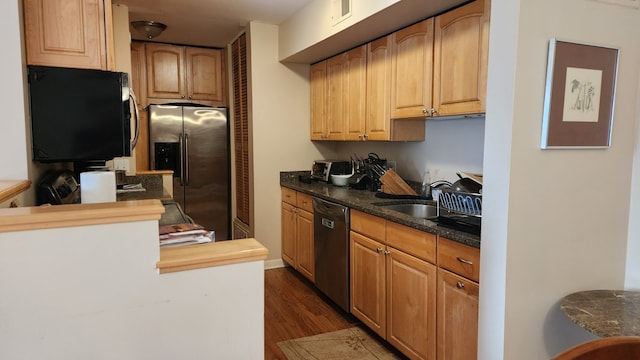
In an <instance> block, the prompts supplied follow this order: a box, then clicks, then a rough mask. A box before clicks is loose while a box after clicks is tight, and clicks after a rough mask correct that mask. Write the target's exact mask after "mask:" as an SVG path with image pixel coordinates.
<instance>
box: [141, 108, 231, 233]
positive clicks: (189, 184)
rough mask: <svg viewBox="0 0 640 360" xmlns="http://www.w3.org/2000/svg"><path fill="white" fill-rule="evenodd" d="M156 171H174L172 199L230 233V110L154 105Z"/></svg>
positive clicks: (151, 111)
mask: <svg viewBox="0 0 640 360" xmlns="http://www.w3.org/2000/svg"><path fill="white" fill-rule="evenodd" d="M149 146H150V149H149V154H150V166H151V167H152V169H153V170H173V197H174V200H175V201H176V202H178V204H180V206H181V207H182V209H183V210H184V212H185V213H186V214H187V215H188V216H189V217H191V218H192V219H193V221H194V222H195V223H197V224H200V225H202V226H204V227H205V228H207V229H209V230H214V231H215V232H216V240H228V239H230V238H231V237H230V236H231V234H230V231H229V229H230V219H231V216H230V211H231V201H230V199H231V197H230V193H231V186H230V183H231V181H230V177H231V175H230V174H231V172H230V166H231V165H230V157H229V122H228V118H227V109H226V108H214V107H207V106H199V105H196V104H167V105H150V106H149Z"/></svg>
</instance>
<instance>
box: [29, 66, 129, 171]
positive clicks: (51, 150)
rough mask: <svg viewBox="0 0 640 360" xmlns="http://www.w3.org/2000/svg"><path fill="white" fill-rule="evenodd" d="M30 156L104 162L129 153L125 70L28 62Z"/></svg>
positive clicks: (56, 160)
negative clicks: (68, 66)
mask: <svg viewBox="0 0 640 360" xmlns="http://www.w3.org/2000/svg"><path fill="white" fill-rule="evenodd" d="M28 80H29V101H30V109H31V135H32V136H31V140H32V149H33V160H35V161H39V162H88V161H106V160H111V159H113V158H114V157H119V156H130V155H131V110H130V105H129V96H130V90H129V78H128V75H127V73H122V72H113V71H102V70H92V69H71V68H60V67H46V66H29V67H28Z"/></svg>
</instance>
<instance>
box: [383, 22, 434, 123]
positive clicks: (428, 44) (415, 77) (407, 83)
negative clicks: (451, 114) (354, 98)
mask: <svg viewBox="0 0 640 360" xmlns="http://www.w3.org/2000/svg"><path fill="white" fill-rule="evenodd" d="M392 44H393V49H392V60H391V111H392V114H391V117H392V118H416V117H420V118H423V117H425V116H429V114H430V111H431V108H432V106H431V92H432V78H433V75H432V74H433V18H429V19H427V20H424V21H422V22H419V23H417V24H414V25H412V26H409V27H407V28H404V29H402V30H398V31H396V32H394V33H393V34H392Z"/></svg>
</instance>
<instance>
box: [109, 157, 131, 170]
mask: <svg viewBox="0 0 640 360" xmlns="http://www.w3.org/2000/svg"><path fill="white" fill-rule="evenodd" d="M113 168H114V170H124V171H129V159H113Z"/></svg>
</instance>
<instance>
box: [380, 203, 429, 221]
mask: <svg viewBox="0 0 640 360" xmlns="http://www.w3.org/2000/svg"><path fill="white" fill-rule="evenodd" d="M376 205H377V206H380V207H382V208H385V209H387V210H392V211H397V212H400V213H403V214H406V215H409V216H413V217H417V218H422V219H435V218H437V217H438V207H437V206H436V205H432V204H422V203H402V204H376Z"/></svg>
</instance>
